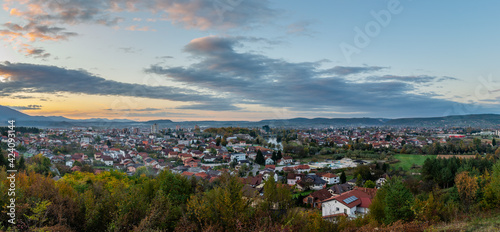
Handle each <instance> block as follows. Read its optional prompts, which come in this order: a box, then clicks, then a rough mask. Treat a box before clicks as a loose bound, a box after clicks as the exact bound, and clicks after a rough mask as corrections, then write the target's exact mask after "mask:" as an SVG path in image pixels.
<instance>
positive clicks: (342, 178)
mask: <svg viewBox="0 0 500 232" xmlns="http://www.w3.org/2000/svg"><path fill="white" fill-rule="evenodd" d="M346 181H347V176H346V175H345V172H344V170H342V173H341V174H340V183H341V184H344V183H345V182H346Z"/></svg>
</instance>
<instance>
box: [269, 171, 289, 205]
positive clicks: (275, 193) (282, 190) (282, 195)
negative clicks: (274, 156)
mask: <svg viewBox="0 0 500 232" xmlns="http://www.w3.org/2000/svg"><path fill="white" fill-rule="evenodd" d="M264 199H265V201H264V205H265V208H266V209H267V210H271V209H275V210H277V209H280V210H282V209H288V208H289V207H290V206H291V203H292V194H291V192H290V189H288V185H284V184H277V183H276V182H275V180H274V175H270V176H269V178H267V180H266V181H265V182H264Z"/></svg>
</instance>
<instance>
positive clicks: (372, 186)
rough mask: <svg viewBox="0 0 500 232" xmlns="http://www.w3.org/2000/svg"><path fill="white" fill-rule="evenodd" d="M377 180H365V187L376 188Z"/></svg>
mask: <svg viewBox="0 0 500 232" xmlns="http://www.w3.org/2000/svg"><path fill="white" fill-rule="evenodd" d="M375 186H376V185H375V182H373V181H371V180H367V181H366V182H365V188H375Z"/></svg>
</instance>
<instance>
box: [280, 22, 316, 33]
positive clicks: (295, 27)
mask: <svg viewBox="0 0 500 232" xmlns="http://www.w3.org/2000/svg"><path fill="white" fill-rule="evenodd" d="M311 24H312V22H310V21H300V22H295V23H292V24H290V25H288V26H287V31H286V32H287V33H288V34H291V35H306V36H311V32H310V30H309V28H308V27H309V26H310V25H311Z"/></svg>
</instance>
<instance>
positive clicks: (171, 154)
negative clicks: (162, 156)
mask: <svg viewBox="0 0 500 232" xmlns="http://www.w3.org/2000/svg"><path fill="white" fill-rule="evenodd" d="M167 157H168V158H179V153H178V152H176V151H171V152H169V153H168V155H167Z"/></svg>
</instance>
